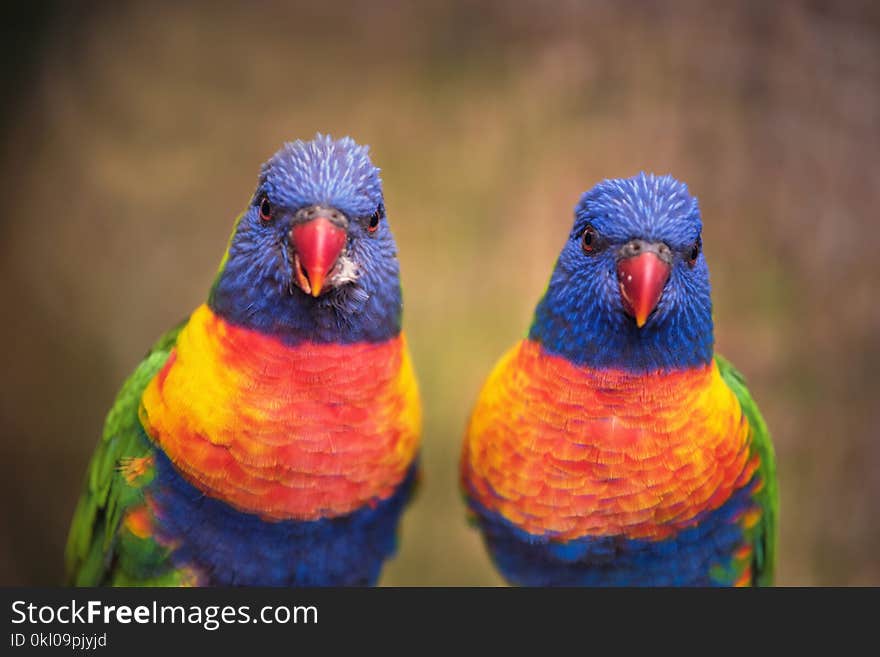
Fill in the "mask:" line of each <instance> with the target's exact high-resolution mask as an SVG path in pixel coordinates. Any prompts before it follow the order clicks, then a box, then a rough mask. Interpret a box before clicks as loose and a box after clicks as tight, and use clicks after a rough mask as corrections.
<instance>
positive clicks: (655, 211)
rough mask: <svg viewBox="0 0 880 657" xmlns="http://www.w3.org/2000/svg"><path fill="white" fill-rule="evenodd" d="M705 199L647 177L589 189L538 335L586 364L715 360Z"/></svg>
mask: <svg viewBox="0 0 880 657" xmlns="http://www.w3.org/2000/svg"><path fill="white" fill-rule="evenodd" d="M701 231H702V222H701V219H700V210H699V207H698V205H697V200H696V199H695V198H694V197H693V196H691V195H690V194H689V193H688V189H687V186H686V185H685V184H684V183H681V182H679V181H677V180H675V179H674V178H672V177H671V176H654V175H652V174H644V173H641V174H639V175H637V176H635V177H633V178H624V179H617V180H606V181H604V182H601V183H599V184H598V185H596V186H595V187H594V188H593V189H591V190H590V191H588V192H586V193H585V194H584V195H583V196H582V197H581V200H580V202H579V203H578V205H577V207H576V208H575V220H574V226H573V227H572V230H571V234H570V235H569V237H568V241H567V242H566V243H565V246H564V247H563V249H562V253H561V254H560V256H559V260H558V261H557V263H556V268H555V270H554V271H553V275H552V276H551V278H550V283H549V285H548V287H547V292H546V294H545V295H544V298H543V299H541V301H540V303H539V304H538V307H537V309H536V310H535V318H534V321H533V323H532V327H531V329H530V331H529V337H530V338H531V339H532V340H535V341H537V342H540V343H541V344H542V345H543V346H544V348H545V349H547V350H548V351H549V352H551V353H555V354H558V355H561V356H563V357H565V358H567V359H568V360H569V361H571V362H574V363H577V364H579V365H587V366H590V367H594V368H600V369H622V370H626V371H629V372H637V373H644V372H653V371H658V370H663V371H669V370H675V369H683V368H687V367H694V366H698V365H703V364H707V363H709V362H710V360H711V358H712V351H713V334H712V301H711V297H710V286H709V269H708V267H707V265H706V259H705V257H704V256H703V250H702V238H701Z"/></svg>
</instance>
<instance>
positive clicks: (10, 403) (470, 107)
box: [0, 0, 880, 585]
mask: <svg viewBox="0 0 880 657" xmlns="http://www.w3.org/2000/svg"><path fill="white" fill-rule="evenodd" d="M71 4H75V8H73V7H69V6H64V5H60V4H53V3H42V4H39V5H38V6H36V7H30V8H19V9H18V10H17V11H16V12H14V13H12V14H8V15H7V17H6V18H5V19H4V27H3V30H4V34H3V45H2V48H3V52H2V55H3V57H2V60H3V64H2V67H3V69H2V70H3V73H4V79H5V82H4V85H3V88H4V89H5V94H4V95H5V99H4V102H3V104H2V109H0V120H2V130H3V135H2V136H3V140H2V146H0V148H2V151H0V152H2V158H0V168H2V183H0V184H2V193H3V196H2V198H3V199H4V204H5V207H6V211H5V213H4V215H3V221H2V224H0V231H2V246H0V249H2V250H0V294H2V307H3V310H4V312H3V315H4V317H3V321H2V322H0V336H2V344H4V345H5V348H3V349H2V353H3V356H2V358H3V378H2V382H0V584H6V585H11V584H52V583H57V582H59V581H60V579H61V574H62V552H63V545H64V540H65V537H66V533H67V529H68V522H69V519H70V515H71V513H72V510H73V506H74V504H75V501H76V497H77V496H78V494H79V490H80V484H81V480H82V476H83V472H84V470H85V467H86V464H87V460H88V458H89V456H90V454H91V451H92V449H93V447H94V445H95V443H96V441H97V439H98V436H99V435H100V431H101V426H102V423H103V418H104V415H105V413H106V412H107V410H108V408H109V406H110V404H111V402H112V400H113V398H114V395H115V393H116V391H117V389H118V387H119V386H120V384H121V383H122V381H123V379H124V378H125V377H126V376H127V375H128V373H129V372H130V371H131V370H132V368H133V367H134V366H135V365H136V364H137V362H138V361H139V360H140V358H141V357H142V356H143V354H144V353H145V350H146V348H147V347H148V346H149V345H150V344H151V342H152V341H153V339H154V338H156V337H157V336H158V335H160V334H161V333H162V332H163V331H164V330H165V329H167V328H169V327H170V326H171V325H172V324H173V323H174V322H176V321H177V320H179V319H180V318H181V317H183V316H184V315H186V314H187V313H188V312H189V311H190V310H191V309H193V308H194V307H195V306H196V305H198V304H199V303H200V302H201V301H202V300H203V299H204V298H205V296H206V293H207V290H208V287H209V285H210V283H211V280H212V278H213V275H214V272H215V270H216V267H217V264H218V262H219V260H220V257H221V254H222V252H223V249H224V248H225V244H226V239H227V236H228V232H229V230H230V228H231V225H232V221H233V219H234V217H235V216H236V215H237V213H238V212H239V211H240V210H241V209H242V208H243V207H244V205H245V204H246V203H247V201H248V199H249V197H250V194H251V193H252V190H253V187H254V184H255V181H256V177H257V172H258V170H259V166H260V164H261V163H262V162H263V161H264V160H265V159H266V158H267V157H268V156H269V155H271V154H272V153H273V152H274V151H275V150H276V149H277V148H278V146H279V145H280V144H281V142H282V141H285V140H290V139H294V138H297V137H301V138H310V137H311V136H312V135H314V133H315V132H316V131H318V130H320V131H323V132H330V133H332V134H333V135H336V136H342V135H344V134H350V135H351V136H353V137H354V138H356V139H357V140H358V141H360V142H364V143H369V144H371V145H372V149H373V151H372V152H373V157H374V161H375V162H376V163H377V164H378V165H379V166H380V167H381V168H382V171H383V179H384V181H385V187H386V195H387V206H388V209H389V216H390V219H391V222H392V226H393V228H394V231H395V234H396V236H397V240H398V244H399V246H400V255H401V260H402V269H403V280H404V292H405V308H406V311H405V326H406V330H407V332H408V334H409V339H410V343H411V345H412V348H413V350H414V358H415V362H416V366H417V369H418V373H419V375H420V379H421V384H422V389H423V395H424V399H425V402H426V425H425V433H424V463H425V467H426V476H425V481H424V486H423V488H422V491H421V495H420V496H419V498H418V500H417V502H416V503H415V504H414V506H413V507H411V509H410V511H409V512H408V513H407V515H406V516H405V518H404V525H403V531H402V541H401V548H400V551H399V554H398V557H397V558H396V559H395V560H394V561H393V562H392V563H391V564H390V565H389V566H388V567H387V569H386V571H385V575H384V577H383V580H382V582H383V583H384V584H398V585H402V584H422V585H448V584H475V585H481V584H498V583H500V579H499V578H498V577H497V576H496V575H495V573H494V571H493V569H492V568H491V566H490V563H489V561H488V559H487V558H486V556H485V554H484V552H483V548H482V545H481V543H480V540H479V538H478V536H477V534H476V533H475V532H474V531H473V530H471V529H470V528H469V527H468V526H467V525H466V523H465V520H464V508H463V505H462V503H461V501H460V498H459V495H458V491H457V482H456V461H457V457H458V449H459V443H460V440H461V434H462V430H463V427H464V424H465V421H466V417H467V414H468V411H469V407H470V404H471V402H472V401H473V399H474V397H475V395H476V393H477V391H478V388H479V386H480V384H481V382H482V380H483V378H484V377H485V375H486V374H487V373H488V371H489V368H490V367H491V365H492V364H493V362H494V361H495V359H496V358H497V357H498V356H499V355H500V354H501V352H502V351H503V350H504V349H505V348H506V347H507V346H509V345H510V344H511V343H512V342H513V341H514V340H516V339H517V338H519V337H521V336H522V335H523V334H524V332H525V330H526V328H527V326H528V324H529V320H530V316H531V311H532V308H533V306H534V304H535V302H536V301H537V299H538V297H539V296H540V294H541V292H542V291H543V289H544V286H545V284H546V281H547V278H548V276H549V274H550V271H551V268H552V265H553V262H554V260H555V257H556V255H557V252H558V250H559V248H560V247H561V245H562V243H563V241H564V239H565V236H566V233H567V231H568V229H569V226H570V222H571V217H572V207H573V205H574V203H575V202H576V200H577V198H578V196H579V195H580V193H581V192H582V191H583V190H585V189H586V188H588V187H590V186H592V185H593V184H594V183H596V182H597V181H599V180H600V179H602V178H605V177H616V176H629V175H632V174H634V173H636V172H638V171H640V170H647V171H654V172H657V173H667V172H669V173H673V174H674V175H675V176H677V177H679V178H681V179H683V180H684V181H686V182H687V183H688V184H689V185H690V188H691V191H692V192H694V193H695V194H696V195H697V196H698V197H699V199H700V202H701V205H702V209H703V216H704V222H705V233H704V238H705V245H706V253H707V257H708V258H709V262H710V266H711V270H712V280H713V285H714V299H715V314H716V325H717V332H716V338H717V344H718V347H719V350H720V351H722V352H724V353H725V354H726V355H727V356H728V357H729V358H731V359H732V360H733V361H734V362H735V363H736V364H737V365H738V367H739V368H740V369H741V370H742V371H743V372H744V373H745V375H746V376H747V378H748V380H749V383H750V386H751V390H752V393H753V394H754V396H755V398H756V399H757V400H758V402H759V403H760V405H761V407H762V409H763V412H764V414H765V416H766V419H767V422H768V424H769V426H770V428H771V430H772V432H773V434H774V437H775V442H776V447H777V452H778V460H779V474H780V479H781V492H782V522H781V548H780V565H779V577H778V580H779V583H781V584H788V585H801V584H819V585H827V584H842V585H852V584H874V585H877V584H880V556H878V555H880V513H878V509H877V501H878V499H880V440H878V429H877V427H878V420H880V412H878V409H880V406H878V404H877V402H878V389H880V386H878V383H877V381H878V375H877V372H878V370H880V340H878V329H880V304H878V303H877V302H876V300H875V298H874V288H875V287H876V286H877V284H878V282H880V276H878V266H877V264H876V262H877V258H878V253H880V229H878V214H877V213H878V208H880V173H878V171H880V169H878V152H880V10H878V5H877V4H876V3H872V2H870V1H868V2H863V3H852V2H849V3H839V4H838V3H833V4H832V3H830V2H828V3H825V2H809V3H796V2H783V3H764V2H736V3H704V2H674V3H660V2H657V3H648V2H645V3H628V2H624V3H621V2H611V1H608V2H559V3H548V2H539V1H537V0H536V1H530V2H516V3H515V2H497V3H493V2H479V3H477V2H456V3H449V2H443V3H431V4H417V3H408V2H403V1H401V2H390V3H381V2H356V3H348V4H344V5H343V4H337V3H335V2H327V1H322V2H309V3H269V2H261V3H252V4H247V5H245V4H240V5H234V4H218V3H204V4H201V3H195V4H190V5H188V6H187V7H182V6H177V5H176V4H171V3H168V4H157V3H155V2H122V3H98V4H95V3H71Z"/></svg>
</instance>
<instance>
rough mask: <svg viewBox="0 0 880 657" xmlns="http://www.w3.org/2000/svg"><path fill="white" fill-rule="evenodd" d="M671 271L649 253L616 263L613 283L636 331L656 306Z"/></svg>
mask: <svg viewBox="0 0 880 657" xmlns="http://www.w3.org/2000/svg"><path fill="white" fill-rule="evenodd" d="M671 269H672V268H671V267H670V265H669V264H668V263H666V262H664V261H663V260H661V259H660V258H659V257H658V256H657V255H656V254H655V253H652V252H650V251H648V252H644V253H641V254H640V255H637V256H632V257H628V258H623V259H621V260H619V261H618V263H617V280H618V282H619V284H620V296H621V298H622V299H623V306H624V308H625V309H626V311H627V313H629V314H630V315H632V317H633V319H635V321H636V326H638V327H639V328H642V327H643V326H644V325H645V324H646V323H647V322H648V317H649V316H650V315H651V313H652V312H653V311H654V309H655V308H656V307H657V303H658V302H659V301H660V297H661V296H662V295H663V288H664V287H665V286H666V281H667V280H669V273H670V271H671Z"/></svg>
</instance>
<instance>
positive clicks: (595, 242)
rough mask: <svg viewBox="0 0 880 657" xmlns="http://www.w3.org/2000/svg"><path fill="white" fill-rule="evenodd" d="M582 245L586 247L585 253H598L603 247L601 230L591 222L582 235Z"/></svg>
mask: <svg viewBox="0 0 880 657" xmlns="http://www.w3.org/2000/svg"><path fill="white" fill-rule="evenodd" d="M581 247H582V248H583V249H584V253H596V252H597V251H599V250H601V248H602V237H601V236H600V235H599V231H598V230H596V229H595V228H593V227H592V226H591V225H589V224H588V225H587V227H586V228H584V234H583V235H582V236H581Z"/></svg>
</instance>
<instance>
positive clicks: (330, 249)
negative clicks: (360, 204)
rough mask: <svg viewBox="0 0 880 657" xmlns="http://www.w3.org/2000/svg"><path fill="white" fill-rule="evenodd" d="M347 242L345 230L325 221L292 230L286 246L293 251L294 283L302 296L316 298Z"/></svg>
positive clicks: (324, 219)
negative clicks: (300, 290) (308, 295)
mask: <svg viewBox="0 0 880 657" xmlns="http://www.w3.org/2000/svg"><path fill="white" fill-rule="evenodd" d="M346 238H347V235H346V232H345V230H343V229H342V228H340V227H339V226H337V225H336V224H334V223H333V222H332V221H330V219H328V218H327V217H322V216H318V217H315V218H314V219H310V220H309V221H307V222H305V223H301V224H298V225H296V226H294V227H293V228H292V229H291V231H290V243H291V244H292V245H293V251H294V263H293V268H294V273H295V276H296V283H297V285H299V287H300V288H301V289H302V291H303V292H305V293H306V294H311V295H312V296H313V297H317V296H318V295H320V294H321V289H322V288H323V287H324V280H325V279H326V278H327V274H329V273H330V270H332V269H333V266H334V265H335V264H336V261H337V260H338V259H339V254H340V253H342V247H344V246H345V240H346Z"/></svg>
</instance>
